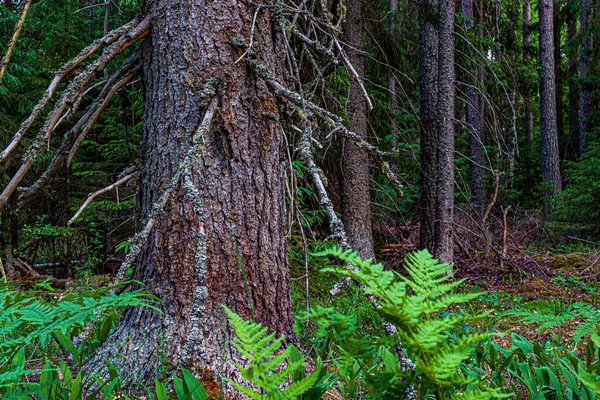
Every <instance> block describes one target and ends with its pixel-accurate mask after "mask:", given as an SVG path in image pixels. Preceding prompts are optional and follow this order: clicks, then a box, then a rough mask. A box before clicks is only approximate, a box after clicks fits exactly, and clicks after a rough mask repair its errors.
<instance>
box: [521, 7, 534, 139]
mask: <svg viewBox="0 0 600 400" xmlns="http://www.w3.org/2000/svg"><path fill="white" fill-rule="evenodd" d="M530 23H531V4H530V3H529V1H526V2H525V4H524V5H523V58H524V59H525V60H531V30H530V29H529V24H530ZM525 135H526V137H527V142H528V143H531V142H532V141H533V111H532V110H531V97H530V96H529V94H527V96H526V97H525Z"/></svg>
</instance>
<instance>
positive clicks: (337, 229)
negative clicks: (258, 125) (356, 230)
mask: <svg viewBox="0 0 600 400" xmlns="http://www.w3.org/2000/svg"><path fill="white" fill-rule="evenodd" d="M311 144H312V127H311V126H310V122H309V121H305V124H304V129H303V130H302V136H301V139H300V145H299V146H298V151H299V153H300V157H302V160H303V161H304V162H305V163H306V165H307V167H308V172H309V174H310V176H311V178H312V180H313V184H314V185H315V188H316V192H317V197H318V198H319V204H320V205H321V207H324V208H325V211H326V212H327V217H328V218H329V227H330V229H331V231H332V236H331V237H332V238H335V239H337V240H338V241H339V246H340V247H341V248H342V249H343V250H351V249H352V247H351V246H350V244H349V243H348V239H347V236H346V230H345V228H344V223H343V222H342V221H341V220H340V219H339V218H338V216H337V215H336V213H335V210H334V209H333V203H332V202H331V200H330V199H329V196H328V195H327V190H326V189H325V185H324V184H323V179H322V176H321V174H322V173H323V171H321V169H319V168H318V167H317V166H316V164H315V162H314V159H313V156H312V151H311ZM346 267H347V268H348V269H349V270H351V271H356V268H357V267H356V266H355V265H352V264H348V265H346ZM350 281H351V278H350V277H346V278H344V280H342V281H341V282H340V283H337V284H335V285H334V286H333V288H332V289H331V290H330V291H329V293H330V294H331V295H332V296H334V295H336V294H337V293H338V292H339V291H340V289H341V288H342V287H343V286H344V285H346V284H347V283H349V282H350ZM359 287H361V288H364V285H362V284H360V285H359ZM367 299H368V300H369V301H370V302H371V304H373V306H374V307H375V308H381V305H379V303H378V302H377V299H376V298H375V296H373V295H372V294H367ZM382 322H383V327H384V330H385V332H386V333H387V334H388V335H390V336H393V335H396V334H398V329H397V328H396V326H394V325H393V324H391V323H389V322H387V321H382ZM396 353H397V354H398V358H399V359H400V364H401V366H402V368H403V369H405V368H406V369H410V370H414V369H415V368H416V366H415V365H414V363H413V362H412V361H411V360H410V359H409V358H408V357H406V355H405V354H404V350H403V349H402V348H401V347H400V346H396ZM405 395H406V398H407V399H415V398H416V392H415V390H414V388H413V387H412V386H410V387H408V388H407V390H406V393H405Z"/></svg>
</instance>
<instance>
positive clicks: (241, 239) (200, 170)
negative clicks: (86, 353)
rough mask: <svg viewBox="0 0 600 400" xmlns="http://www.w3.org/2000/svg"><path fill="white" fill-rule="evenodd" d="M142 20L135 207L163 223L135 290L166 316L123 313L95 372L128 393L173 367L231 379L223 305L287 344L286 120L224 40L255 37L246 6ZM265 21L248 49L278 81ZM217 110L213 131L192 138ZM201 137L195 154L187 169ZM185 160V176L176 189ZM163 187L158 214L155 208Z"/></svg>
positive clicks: (166, 2)
mask: <svg viewBox="0 0 600 400" xmlns="http://www.w3.org/2000/svg"><path fill="white" fill-rule="evenodd" d="M142 10H143V12H146V13H151V14H152V15H153V20H152V33H151V37H150V40H147V41H145V42H144V43H143V44H142V58H143V63H144V92H143V93H144V104H145V105H146V106H145V107H144V140H143V144H142V154H143V160H142V162H141V165H143V166H145V168H144V170H143V171H142V176H141V207H142V218H143V220H145V221H149V220H150V219H151V218H152V217H153V216H154V215H157V218H156V219H155V221H156V223H155V224H154V225H153V227H154V228H153V229H152V230H151V231H150V233H149V237H148V240H147V242H146V244H145V245H144V247H143V249H142V252H141V254H140V255H139V257H138V259H137V262H136V264H135V268H134V271H133V276H132V278H133V279H135V280H138V281H141V282H143V283H144V284H146V285H147V290H148V291H149V292H150V293H152V294H154V295H156V296H158V297H159V298H160V299H161V300H162V302H163V303H162V306H161V308H162V311H163V314H159V313H157V312H155V311H153V310H151V309H148V308H135V309H129V310H127V311H126V312H125V314H124V316H123V318H122V320H121V322H120V323H119V325H118V326H117V328H116V329H115V331H114V333H113V334H112V335H111V338H110V339H109V341H108V342H107V343H106V345H104V346H103V348H102V349H100V350H99V352H98V354H97V356H96V359H95V363H94V362H92V363H91V366H90V369H91V370H92V372H94V371H96V370H98V368H100V372H102V367H97V368H94V365H96V366H98V365H100V364H103V363H104V361H105V360H110V361H112V362H113V363H114V364H115V365H116V366H117V368H118V370H119V371H120V373H121V376H122V377H123V379H124V380H125V382H131V381H135V382H142V383H150V382H151V379H152V377H153V376H156V374H157V373H158V371H159V368H160V366H161V363H162V362H164V360H165V359H166V358H168V359H169V365H170V366H171V367H174V368H178V367H179V366H187V367H188V368H192V369H193V370H194V371H195V372H197V373H199V374H206V373H209V374H210V373H213V374H215V375H219V376H230V377H231V376H235V375H236V373H235V367H234V365H233V361H234V360H236V359H237V360H238V361H239V356H237V355H236V354H237V353H236V351H235V349H234V348H233V347H232V345H231V341H230V339H232V330H231V327H230V326H229V325H228V322H227V318H226V317H225V314H224V312H223V309H222V307H221V305H222V304H224V305H227V306H228V307H229V308H231V309H232V310H234V311H235V312H237V313H238V314H240V315H241V316H242V317H243V318H245V319H254V320H256V321H258V322H260V323H262V324H264V325H265V326H267V327H269V329H270V330H272V331H276V332H277V333H278V334H284V335H286V337H288V338H293V337H294V332H293V330H292V324H293V319H292V314H291V306H290V302H291V301H290V291H289V264H288V260H287V247H286V239H285V238H286V235H285V224H286V215H285V212H286V204H285V182H284V179H283V177H284V176H285V165H286V164H285V160H286V157H285V143H284V140H283V139H284V138H283V126H282V122H279V121H280V119H281V120H283V119H284V118H285V117H284V115H279V116H278V114H279V107H278V102H277V100H276V97H275V95H274V93H273V92H272V90H271V89H269V87H268V86H267V84H266V83H265V82H264V81H263V80H261V79H260V78H258V77H257V76H256V75H255V74H254V73H252V71H251V69H249V68H248V67H247V65H246V64H245V63H243V62H239V63H236V60H238V59H239V58H240V56H241V55H242V51H241V50H239V49H238V48H236V47H234V46H232V40H236V38H239V35H248V34H249V32H250V30H251V28H252V21H253V16H254V8H253V7H251V5H250V4H249V3H246V2H241V1H239V0H205V1H202V2H196V1H192V2H171V1H170V0H154V1H150V0H148V1H145V2H143V4H142ZM271 18H273V15H272V11H271V10H269V9H266V10H262V11H261V12H260V13H258V14H257V16H256V24H255V29H254V30H253V32H254V43H256V44H260V45H256V46H255V47H254V48H253V52H254V54H255V56H256V57H257V58H258V59H259V60H260V61H261V62H263V63H265V64H266V65H268V66H269V67H270V68H271V69H272V70H274V71H275V73H277V74H282V73H283V65H284V58H283V55H282V54H281V52H279V51H277V49H280V48H281V47H282V46H283V43H282V42H280V37H279V36H278V35H274V34H273V25H272V22H271ZM215 92H216V93H215ZM213 93H214V94H213ZM212 96H216V99H212V100H211V98H212ZM215 104H216V105H218V109H217V110H216V111H214V107H215V106H214V105H215ZM211 107H213V108H212V109H211ZM211 110H212V111H214V117H213V118H212V124H211V125H210V126H209V129H208V130H199V131H198V128H200V127H202V125H201V123H202V121H203V118H204V114H205V112H207V111H211ZM209 114H210V113H209ZM270 116H271V117H270ZM272 116H274V117H272ZM207 118H208V117H207ZM208 120H209V121H210V120H211V119H210V118H208ZM197 131H198V132H197ZM202 132H203V133H202ZM200 134H201V135H202V136H201V137H200V138H199V139H198V140H199V142H200V143H201V144H202V145H201V146H200V148H199V150H200V152H199V153H198V154H195V155H194V157H191V158H189V156H188V152H189V151H190V149H193V147H191V146H192V138H194V140H196V138H195V136H197V135H200ZM184 159H185V160H187V159H190V164H191V165H190V167H189V170H188V171H190V172H189V173H187V174H184V175H179V176H182V179H180V180H175V182H176V184H175V185H174V186H173V185H171V181H172V179H173V177H174V176H178V173H179V172H180V171H181V165H182V164H181V163H182V162H183V161H184ZM184 178H185V179H184ZM171 187H172V188H173V192H172V194H171V196H170V197H169V199H170V200H169V201H166V202H165V203H164V206H163V207H159V208H158V211H157V209H156V208H154V207H153V205H154V204H161V201H159V199H162V198H163V193H164V192H165V190H166V188H171ZM167 193H169V192H167ZM161 208H162V210H161ZM157 213H158V214H157ZM153 220H154V219H153Z"/></svg>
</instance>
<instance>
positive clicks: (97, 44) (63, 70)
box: [0, 20, 137, 163]
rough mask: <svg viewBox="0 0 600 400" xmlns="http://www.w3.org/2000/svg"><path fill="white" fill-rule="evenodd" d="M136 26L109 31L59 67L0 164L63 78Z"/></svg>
mask: <svg viewBox="0 0 600 400" xmlns="http://www.w3.org/2000/svg"><path fill="white" fill-rule="evenodd" d="M136 25H137V20H133V21H131V22H129V23H127V24H125V25H123V26H122V27H120V28H117V29H115V30H113V31H111V32H110V33H109V34H108V35H106V36H104V37H103V38H101V39H98V40H96V41H94V42H93V43H92V44H90V45H89V46H87V47H86V48H84V49H83V50H81V52H80V53H79V54H78V55H77V56H75V58H73V59H72V60H71V61H69V62H67V63H65V64H64V65H63V66H62V67H60V69H59V70H58V71H56V74H55V75H54V79H52V82H50V85H49V86H48V88H47V89H46V92H45V93H44V94H43V95H42V98H41V99H40V101H39V102H38V103H37V104H36V105H35V107H33V110H32V111H31V114H30V115H29V117H27V119H26V120H25V121H23V123H22V124H21V127H20V128H19V130H18V131H17V133H15V135H14V136H13V139H12V141H11V142H10V144H9V145H8V146H7V147H6V149H4V151H2V153H0V163H1V162H3V161H4V160H6V158H7V157H8V156H9V155H10V153H11V152H12V151H13V150H14V149H15V148H16V147H17V145H18V144H19V142H20V141H21V139H22V138H23V135H25V133H26V132H27V130H28V129H29V128H30V127H31V125H33V123H34V121H35V120H36V119H37V117H39V115H40V114H41V112H42V110H43V109H44V107H46V105H47V104H48V102H49V101H50V99H51V98H52V96H53V95H54V92H55V91H56V89H57V88H58V85H59V84H60V83H61V82H62V81H63V80H64V79H65V77H66V76H67V75H68V74H69V73H70V72H71V71H73V69H75V67H77V66H78V65H79V64H81V63H82V62H83V61H85V60H86V59H87V58H88V57H90V56H91V55H93V54H94V53H96V51H98V50H99V49H100V48H102V47H104V46H108V45H110V44H112V43H114V42H115V41H116V40H118V39H119V38H121V37H122V36H123V35H124V34H126V33H129V32H130V31H131V30H132V29H133V28H134V27H135V26H136Z"/></svg>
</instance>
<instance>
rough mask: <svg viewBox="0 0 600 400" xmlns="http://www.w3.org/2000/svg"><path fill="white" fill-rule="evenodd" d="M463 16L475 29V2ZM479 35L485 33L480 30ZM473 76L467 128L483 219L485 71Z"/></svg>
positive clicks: (466, 4) (476, 204)
mask: <svg viewBox="0 0 600 400" xmlns="http://www.w3.org/2000/svg"><path fill="white" fill-rule="evenodd" d="M462 12H463V15H464V16H465V17H466V18H468V19H467V21H465V28H466V29H471V30H472V29H474V26H475V15H474V13H473V0H463V1H462ZM477 33H478V35H480V36H482V35H483V32H481V29H478V32H477ZM470 72H471V74H472V75H473V76H474V77H475V79H474V81H473V82H472V83H471V84H469V85H467V88H466V92H467V126H468V129H469V131H470V141H471V157H472V159H473V163H472V164H471V194H472V195H473V197H474V201H473V208H474V210H475V213H476V214H477V215H478V216H479V217H483V213H484V212H485V204H486V187H485V170H484V168H483V167H482V165H483V163H484V144H485V143H484V140H485V139H484V135H483V128H484V123H483V122H484V121H483V112H484V102H483V97H482V95H481V94H480V93H479V92H478V91H477V90H476V88H480V87H482V86H483V70H482V69H480V68H473V69H472V70H471V71H470Z"/></svg>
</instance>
